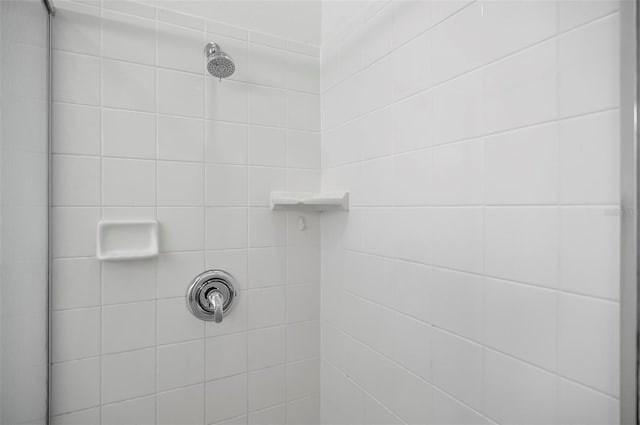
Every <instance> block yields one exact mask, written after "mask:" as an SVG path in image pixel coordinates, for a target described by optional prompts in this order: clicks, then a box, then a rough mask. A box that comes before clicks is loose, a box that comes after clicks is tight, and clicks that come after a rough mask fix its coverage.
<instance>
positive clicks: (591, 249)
mask: <svg viewBox="0 0 640 425" xmlns="http://www.w3.org/2000/svg"><path fill="white" fill-rule="evenodd" d="M619 265H620V216H619V214H618V210H617V208H615V207H609V208H606V207H591V208H579V207H575V208H561V209H560V287H561V288H563V289H566V290H569V291H571V292H578V293H582V294H586V295H593V296H597V297H604V298H609V299H614V300H617V299H619V297H620V288H619V285H618V282H619V281H620V269H619Z"/></svg>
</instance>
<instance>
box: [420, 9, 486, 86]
mask: <svg viewBox="0 0 640 425" xmlns="http://www.w3.org/2000/svg"><path fill="white" fill-rule="evenodd" d="M483 22H484V19H483V16H482V4H481V3H474V4H472V5H471V6H469V7H466V8H465V9H463V10H462V11H460V12H459V13H457V14H455V15H453V16H452V17H451V18H450V19H447V20H445V21H444V22H442V23H441V24H440V25H438V26H437V27H435V28H434V30H433V31H432V34H431V39H432V40H431V43H432V44H431V45H432V48H431V50H430V52H429V53H430V55H431V57H432V58H433V59H432V61H431V62H432V67H431V70H432V75H433V81H434V82H442V81H446V80H448V79H450V78H452V77H455V76H457V75H460V74H462V73H464V72H466V71H469V70H471V69H473V68H476V67H478V66H480V65H482V63H483V61H484V52H485V48H483V47H484V46H483V38H482V37H479V36H478V34H482V32H483V31H482V30H483Z"/></svg>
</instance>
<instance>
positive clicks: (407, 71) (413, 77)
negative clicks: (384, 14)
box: [391, 0, 432, 99]
mask: <svg viewBox="0 0 640 425" xmlns="http://www.w3.org/2000/svg"><path fill="white" fill-rule="evenodd" d="M430 6H431V5H430V3H429V2H423V1H412V0H406V1H396V2H394V8H396V9H402V10H401V11H400V12H399V13H401V15H402V16H401V17H399V21H400V20H409V19H413V20H415V22H416V23H418V22H419V23H420V24H422V25H425V21H426V20H419V19H417V17H416V16H411V17H409V16H406V17H405V16H404V15H405V13H406V12H407V11H408V10H409V9H427V8H430ZM416 12H417V13H424V12H422V10H416ZM394 18H395V16H394ZM395 23H396V22H395V21H394V31H398V32H400V31H402V30H403V28H398V26H397V25H395ZM398 23H399V22H398ZM430 37H431V35H430V34H428V33H427V34H422V35H420V36H418V37H416V38H414V39H413V40H411V41H409V42H408V43H407V44H405V45H403V46H401V47H400V48H399V49H397V50H396V51H394V52H393V60H394V61H397V63H401V64H403V66H398V67H393V69H392V71H391V72H392V78H393V96H394V99H402V98H404V97H406V96H409V95H412V94H414V93H418V92H419V91H422V90H425V89H427V88H429V86H430V85H431V84H432V80H431V73H430V72H429V71H430V69H431V60H430V55H429V49H430V47H431V44H430ZM394 42H396V41H395V40H394ZM398 42H400V41H398Z"/></svg>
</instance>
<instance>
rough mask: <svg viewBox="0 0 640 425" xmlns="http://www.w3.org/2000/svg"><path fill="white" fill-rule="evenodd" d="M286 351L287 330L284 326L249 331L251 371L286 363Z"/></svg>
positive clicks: (249, 364)
mask: <svg viewBox="0 0 640 425" xmlns="http://www.w3.org/2000/svg"><path fill="white" fill-rule="evenodd" d="M286 349H287V343H286V329H285V327H284V326H274V327H271V328H264V329H255V330H251V331H249V335H248V368H249V370H256V369H262V368H265V367H271V366H276V365H279V364H282V363H284V362H285V360H286Z"/></svg>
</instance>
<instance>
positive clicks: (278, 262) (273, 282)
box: [248, 248, 287, 288]
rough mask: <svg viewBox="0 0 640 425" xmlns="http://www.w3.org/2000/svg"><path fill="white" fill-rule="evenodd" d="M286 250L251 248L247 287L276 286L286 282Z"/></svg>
mask: <svg viewBox="0 0 640 425" xmlns="http://www.w3.org/2000/svg"><path fill="white" fill-rule="evenodd" d="M286 261H287V257H286V250H285V249H284V248H252V249H250V250H249V268H248V271H249V273H248V276H249V288H260V287H266V286H278V285H284V284H285V283H286Z"/></svg>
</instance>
